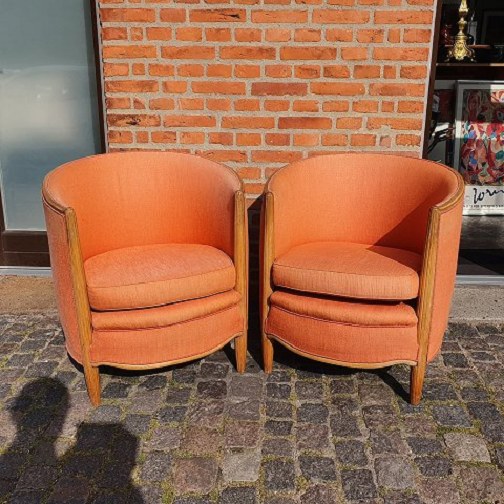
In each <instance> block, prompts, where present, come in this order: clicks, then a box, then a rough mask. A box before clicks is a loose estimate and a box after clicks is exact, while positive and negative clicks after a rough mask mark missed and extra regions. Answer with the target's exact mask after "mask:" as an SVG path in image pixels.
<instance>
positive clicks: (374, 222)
mask: <svg viewBox="0 0 504 504" xmlns="http://www.w3.org/2000/svg"><path fill="white" fill-rule="evenodd" d="M457 187H458V180H457V176H456V174H455V172H453V171H452V170H450V169H448V168H447V167H445V166H442V165H439V164H437V163H433V162H430V161H425V160H420V159H412V158H407V157H402V156H396V155H385V154H360V153H356V154H330V155H325V156H317V157H313V158H309V159H306V160H303V161H299V162H297V163H294V164H292V165H290V166H287V167H286V168H283V169H281V170H279V171H278V172H277V173H275V174H274V175H273V176H272V177H271V179H270V181H269V183H268V187H267V190H269V191H271V192H272V193H273V195H274V212H275V219H274V220H275V227H274V243H275V245H274V246H275V256H276V257H278V256H280V255H281V254H283V253H284V252H286V251H288V250H289V249H290V248H291V247H293V246H295V245H299V244H302V243H308V242H314V241H348V242H354V243H364V244H368V245H382V246H389V247H397V248H403V249H406V250H411V251H414V252H417V253H423V248H424V242H425V236H426V229H427V220H428V215H429V210H430V208H431V207H432V206H434V205H437V204H439V203H441V202H443V201H444V200H446V199H447V198H449V197H450V196H451V195H452V194H454V193H455V192H456V191H457Z"/></svg>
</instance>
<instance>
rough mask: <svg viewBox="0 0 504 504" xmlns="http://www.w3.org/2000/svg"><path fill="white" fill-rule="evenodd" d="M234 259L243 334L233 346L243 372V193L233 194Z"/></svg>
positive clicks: (245, 284)
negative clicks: (239, 295)
mask: <svg viewBox="0 0 504 504" xmlns="http://www.w3.org/2000/svg"><path fill="white" fill-rule="evenodd" d="M234 202H235V204H234V257H233V262H234V266H235V270H236V286H235V289H236V290H237V291H238V292H239V293H240V294H241V300H240V311H241V314H242V317H243V332H242V334H241V335H239V336H237V337H236V339H235V341H234V345H235V358H236V369H237V371H238V372H239V373H243V372H245V368H246V367H247V328H248V282H247V278H248V247H247V236H246V233H247V208H246V205H245V194H244V193H243V191H241V190H240V191H236V192H235V200H234Z"/></svg>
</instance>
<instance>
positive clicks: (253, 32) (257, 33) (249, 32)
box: [234, 28, 262, 42]
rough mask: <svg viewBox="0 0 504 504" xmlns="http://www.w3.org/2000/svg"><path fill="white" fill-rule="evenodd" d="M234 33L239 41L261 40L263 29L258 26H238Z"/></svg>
mask: <svg viewBox="0 0 504 504" xmlns="http://www.w3.org/2000/svg"><path fill="white" fill-rule="evenodd" d="M234 34H235V40H236V41H237V42H260V41H261V37H262V30H258V29H256V28H236V30H235V31H234Z"/></svg>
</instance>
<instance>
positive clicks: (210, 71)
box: [206, 64, 233, 77]
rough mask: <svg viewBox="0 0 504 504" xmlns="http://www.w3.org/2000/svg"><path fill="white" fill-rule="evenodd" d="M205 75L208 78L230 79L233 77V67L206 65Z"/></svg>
mask: <svg viewBox="0 0 504 504" xmlns="http://www.w3.org/2000/svg"><path fill="white" fill-rule="evenodd" d="M206 74H207V76H208V77H231V75H233V67H232V66H231V65H224V64H217V65H208V66H207V71H206Z"/></svg>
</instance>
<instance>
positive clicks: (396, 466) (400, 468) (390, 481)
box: [375, 456, 415, 490]
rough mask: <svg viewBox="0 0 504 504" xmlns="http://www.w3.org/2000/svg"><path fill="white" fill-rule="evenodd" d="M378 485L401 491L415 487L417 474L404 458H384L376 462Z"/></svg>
mask: <svg viewBox="0 0 504 504" xmlns="http://www.w3.org/2000/svg"><path fill="white" fill-rule="evenodd" d="M375 471H376V478H377V480H378V485H380V486H383V487H386V488H392V489H395V490H401V489H404V488H412V487H414V486H415V473H414V470H413V467H412V465H411V464H410V463H409V462H408V461H406V460H404V458H402V457H391V456H387V457H383V458H378V459H376V460H375Z"/></svg>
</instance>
